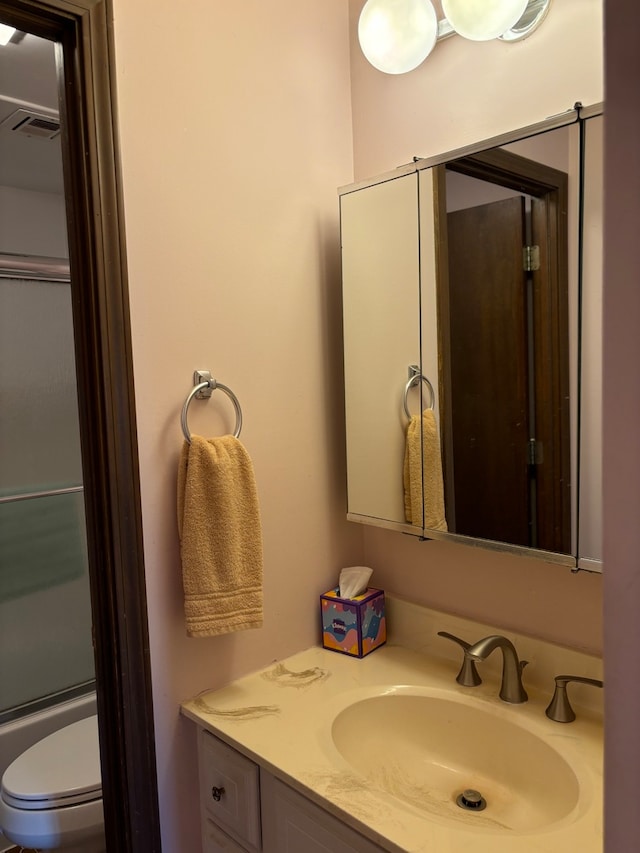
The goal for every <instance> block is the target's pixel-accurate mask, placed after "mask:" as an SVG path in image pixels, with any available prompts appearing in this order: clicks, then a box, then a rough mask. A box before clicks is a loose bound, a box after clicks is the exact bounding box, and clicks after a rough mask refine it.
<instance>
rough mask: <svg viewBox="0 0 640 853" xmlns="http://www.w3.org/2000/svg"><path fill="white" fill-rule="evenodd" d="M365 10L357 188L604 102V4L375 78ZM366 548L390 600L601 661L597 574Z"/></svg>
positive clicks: (582, 6) (567, 11) (373, 543)
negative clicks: (517, 36) (366, 54)
mask: <svg viewBox="0 0 640 853" xmlns="http://www.w3.org/2000/svg"><path fill="white" fill-rule="evenodd" d="M363 5H364V0H350V15H351V45H352V57H351V92H352V101H353V136H354V169H355V173H356V176H357V177H358V178H364V177H370V176H373V175H375V174H378V173H381V172H386V171H389V170H391V169H393V168H394V167H395V166H397V165H399V164H401V163H406V162H407V161H408V160H410V159H411V157H412V156H413V155H414V154H416V155H421V156H429V155H435V154H440V153H443V152H446V151H450V150H452V149H455V148H459V147H461V146H463V145H465V144H466V143H468V142H470V141H477V140H481V139H485V138H488V137H491V136H494V135H496V134H498V133H501V132H504V131H507V130H513V129H514V128H517V127H522V126H525V125H527V124H531V123H533V122H535V121H539V120H542V119H544V118H545V117H547V116H549V115H553V114H555V113H559V112H562V111H564V110H565V109H567V108H569V107H571V106H572V105H573V104H574V103H575V101H577V100H581V101H582V102H583V103H585V104H590V103H596V102H599V101H602V100H603V67H602V4H601V0H563V2H562V3H558V2H555V3H553V4H552V5H551V8H550V11H549V14H548V16H547V19H546V20H545V22H544V25H543V26H542V27H541V29H540V30H539V31H538V32H537V33H535V34H534V35H533V36H531V37H530V38H528V39H525V40H524V41H523V42H519V43H516V44H513V45H506V44H502V43H499V42H497V41H494V42H484V43H474V42H470V41H466V40H464V39H461V38H458V37H453V38H451V39H448V40H446V41H444V42H442V43H441V44H438V45H436V48H435V50H434V52H433V53H432V54H431V56H430V57H428V59H427V60H426V61H425V63H424V64H423V65H421V66H420V67H419V68H418V69H416V70H415V71H413V72H411V73H410V74H405V75H400V76H398V77H394V76H392V75H386V74H382V73H380V72H379V71H376V69H374V68H373V67H372V66H370V65H369V64H368V63H367V62H366V60H365V59H364V58H363V56H362V53H361V51H360V50H359V47H358V44H357V35H356V28H357V20H358V15H359V13H360V10H361V8H362V6H363ZM568 33H570V34H571V37H570V38H569V37H567V34H568ZM551 60H552V61H551ZM364 540H365V559H366V560H367V561H368V563H369V564H371V565H372V566H373V567H374V568H375V569H376V578H377V581H376V582H378V583H381V584H383V585H384V586H385V587H386V588H387V589H388V590H389V591H392V592H395V593H397V594H399V595H402V596H405V597H408V598H412V599H414V600H417V601H420V602H423V603H424V604H426V605H429V606H431V607H437V608H439V609H441V610H445V611H450V612H452V613H456V614H460V615H464V616H467V617H469V618H472V619H478V620H479V621H482V622H489V623H492V624H495V625H497V626H502V627H505V628H514V629H518V630H519V631H523V632H526V633H530V634H533V635H535V636H539V637H542V638H543V639H546V640H549V641H552V642H558V643H562V644H566V645H570V646H575V647H576V648H580V649H584V650H588V651H591V652H596V653H598V652H601V650H602V578H601V577H600V576H598V575H592V574H587V573H583V572H580V573H578V574H572V573H571V571H570V570H569V569H566V568H561V567H558V566H554V565H548V564H545V563H543V562H539V561H537V560H530V559H525V558H522V557H513V556H508V555H505V554H493V553H490V552H487V551H483V550H479V549H475V548H468V547H465V546H460V545H453V544H450V543H446V544H445V543H436V542H430V543H429V542H427V543H420V542H417V541H415V540H413V539H412V538H411V537H405V536H401V535H400V534H398V533H394V532H390V531H387V530H378V529H375V528H367V529H365V532H364Z"/></svg>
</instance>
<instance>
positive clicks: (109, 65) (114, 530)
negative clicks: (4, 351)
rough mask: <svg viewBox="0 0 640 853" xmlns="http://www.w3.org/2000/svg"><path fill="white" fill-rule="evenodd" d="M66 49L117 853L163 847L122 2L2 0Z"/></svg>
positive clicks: (62, 58) (104, 720) (90, 528)
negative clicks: (121, 130)
mask: <svg viewBox="0 0 640 853" xmlns="http://www.w3.org/2000/svg"><path fill="white" fill-rule="evenodd" d="M0 16H1V17H2V19H3V21H5V22H6V23H8V24H11V25H12V26H15V27H17V28H18V29H19V30H22V31H25V32H29V33H33V34H34V35H37V36H40V37H42V38H46V39H49V40H52V41H55V42H56V43H57V47H56V55H57V60H58V64H59V68H61V69H62V73H61V74H59V91H60V103H61V118H62V156H63V169H64V183H65V199H66V209H67V225H68V234H69V263H70V271H71V300H72V313H73V323H74V339H75V351H76V365H77V366H76V371H77V383H78V403H79V415H80V441H81V449H82V466H83V480H84V493H85V504H86V517H87V545H88V559H89V579H90V589H91V609H92V619H93V640H94V656H95V666H96V685H97V687H96V692H97V706H98V729H99V734H100V758H101V767H102V781H103V804H104V814H105V829H106V835H107V848H108V850H110V851H116V850H117V851H118V853H156V852H157V853H159V852H160V850H161V843H160V830H159V812H158V796H157V782H156V761H155V741H154V726H153V701H152V693H151V666H150V654H149V636H148V625H147V603H146V586H145V576H144V556H143V539H142V513H141V506H140V483H139V473H138V450H137V437H136V418H135V400H134V388H133V368H132V351H131V337H130V321H129V299H128V282H127V271H126V257H125V235H124V217H123V209H122V191H121V184H120V170H119V161H118V151H117V147H116V146H117V142H116V140H117V121H116V111H115V93H114V85H115V84H114V80H115V73H114V50H113V42H112V39H113V32H112V21H113V14H112V8H111V3H110V0H0Z"/></svg>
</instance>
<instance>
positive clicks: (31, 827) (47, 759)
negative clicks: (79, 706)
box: [0, 715, 106, 853]
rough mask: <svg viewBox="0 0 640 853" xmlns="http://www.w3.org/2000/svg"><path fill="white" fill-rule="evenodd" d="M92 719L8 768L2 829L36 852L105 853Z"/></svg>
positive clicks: (1, 794) (0, 810)
mask: <svg viewBox="0 0 640 853" xmlns="http://www.w3.org/2000/svg"><path fill="white" fill-rule="evenodd" d="M98 743H99V742H98V718H97V717H96V716H95V715H94V716H92V717H87V718H86V719H84V720H79V721H78V722H76V723H72V724H71V725H69V726H65V727H64V728H62V729H59V730H58V731H56V732H54V733H53V734H51V735H49V736H48V737H46V738H44V739H43V740H41V741H38V742H37V743H36V744H34V745H33V746H31V747H29V749H27V750H25V752H23V753H22V755H19V756H18V758H16V760H15V761H14V762H13V763H12V764H10V765H9V767H7V769H6V770H5V772H4V775H3V777H2V787H1V789H0V829H1V830H2V832H3V833H4V835H5V836H6V838H7V839H8V840H9V841H12V842H14V843H15V844H17V845H22V846H23V847H29V848H36V849H38V850H60V851H65V853H105V851H106V844H105V839H104V817H103V812H102V780H101V777H100V753H99V746H98Z"/></svg>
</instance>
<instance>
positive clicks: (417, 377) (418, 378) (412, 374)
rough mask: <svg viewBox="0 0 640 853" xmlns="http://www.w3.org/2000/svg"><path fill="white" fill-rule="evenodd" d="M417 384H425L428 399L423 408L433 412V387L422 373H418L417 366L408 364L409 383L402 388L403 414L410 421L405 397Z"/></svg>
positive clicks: (434, 399)
mask: <svg viewBox="0 0 640 853" xmlns="http://www.w3.org/2000/svg"><path fill="white" fill-rule="evenodd" d="M419 382H424V383H425V384H426V386H427V388H428V389H429V397H430V399H429V405H428V406H425V408H427V409H432V410H433V408H434V406H435V402H436V396H435V394H434V393H433V385H432V384H431V383H430V382H429V380H428V379H427V377H426V376H423V375H422V373H420V368H419V367H418V365H417V364H410V365H409V381H408V382H407V384H406V385H405V386H404V398H403V403H404V413H405V415H406V416H407V417H408V418H409V420H411V412H410V411H409V405H408V403H407V397H408V395H409V391H410V390H411V389H412V388H413V386H414V385H418V383H419Z"/></svg>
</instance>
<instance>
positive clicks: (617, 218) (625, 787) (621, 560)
mask: <svg viewBox="0 0 640 853" xmlns="http://www.w3.org/2000/svg"><path fill="white" fill-rule="evenodd" d="M605 23H606V29H605V33H606V46H607V51H606V58H607V64H606V76H607V113H606V116H607V117H606V124H605V128H606V130H605V151H606V167H605V282H606V287H605V292H604V300H605V304H604V315H605V319H604V411H605V412H606V417H605V419H604V445H605V450H604V503H605V511H604V524H605V528H604V555H605V564H606V570H605V571H606V573H605V589H604V592H605V595H604V611H605V660H606V666H605V673H606V675H605V678H606V683H607V688H606V691H605V719H606V739H605V849H606V850H607V853H627V851H631V850H638V849H640V810H639V809H638V807H637V798H636V797H635V791H636V790H637V781H638V767H639V766H640V726H639V725H638V721H639V720H640V683H639V676H640V666H639V664H638V660H639V654H640V652H639V650H640V617H639V613H640V571H639V570H638V554H639V553H640V524H639V523H638V519H640V440H639V438H638V424H639V423H640V382H639V380H638V365H640V336H639V335H638V329H639V328H640V285H639V283H638V227H639V225H640V144H639V140H640V91H639V89H638V80H640V52H639V51H638V44H640V9H639V8H638V5H637V3H635V2H631V0H616V2H613V0H611V1H610V2H608V3H607V9H606V21H605Z"/></svg>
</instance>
